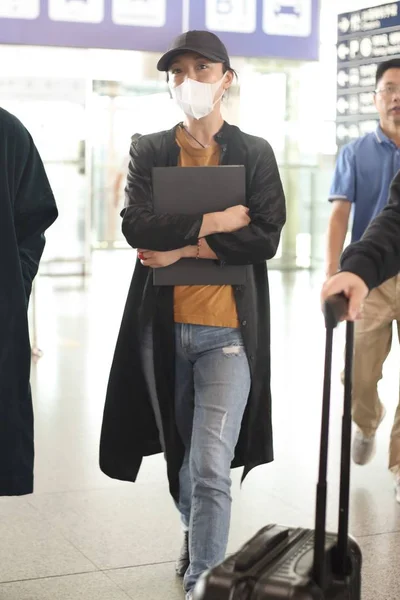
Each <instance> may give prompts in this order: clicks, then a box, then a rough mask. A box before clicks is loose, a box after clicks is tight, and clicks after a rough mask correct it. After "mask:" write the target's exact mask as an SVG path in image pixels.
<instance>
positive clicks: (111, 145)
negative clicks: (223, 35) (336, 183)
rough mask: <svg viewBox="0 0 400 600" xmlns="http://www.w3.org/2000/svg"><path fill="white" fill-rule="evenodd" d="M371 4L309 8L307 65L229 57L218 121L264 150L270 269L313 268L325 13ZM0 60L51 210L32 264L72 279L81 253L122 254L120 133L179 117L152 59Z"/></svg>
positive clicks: (123, 159)
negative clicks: (47, 185) (314, 21)
mask: <svg viewBox="0 0 400 600" xmlns="http://www.w3.org/2000/svg"><path fill="white" fill-rule="evenodd" d="M376 3H377V2H376V0H375V1H373V2H371V3H368V1H367V0H364V1H362V2H358V1H357V0H353V2H351V1H350V0H348V1H346V2H344V1H343V0H337V1H335V3H333V2H331V0H321V51H320V61H319V62H315V63H300V62H290V61H277V60H268V59H264V60H260V59H257V60H255V59H243V58H234V59H233V66H234V67H235V69H236V70H237V71H238V74H239V83H238V85H236V86H235V87H234V88H233V89H232V90H231V91H230V95H229V99H228V100H227V102H225V103H224V111H225V115H226V119H227V120H228V121H230V122H231V123H234V124H237V125H239V126H240V127H241V128H242V129H243V130H244V131H247V132H249V133H252V134H255V135H259V136H262V137H265V138H266V139H267V140H268V141H269V142H270V144H271V145H272V147H273V149H274V151H275V154H276V157H277V160H278V164H279V166H280V171H281V176H282V181H283V184H284V188H285V192H286V195H287V204H288V220H287V225H286V227H285V230H284V234H283V237H282V242H281V246H280V248H279V252H278V255H277V258H276V259H274V260H273V261H271V267H276V268H282V269H293V268H316V269H320V268H322V267H323V260H324V244H325V241H324V234H325V230H326V225H327V221H328V218H329V212H330V207H329V204H328V202H327V195H328V191H329V185H330V179H331V176H332V171H333V168H334V163H335V155H336V141H335V138H336V136H335V116H336V49H335V43H336V21H337V14H338V13H339V12H342V11H346V10H353V9H357V8H360V7H362V6H367V5H370V6H372V5H375V4H376ZM0 60H1V63H2V74H1V76H0V91H1V94H2V102H1V104H2V106H4V107H5V108H6V109H9V110H10V111H11V112H13V113H15V114H16V115H17V116H18V117H20V118H21V120H22V121H23V122H24V123H25V124H26V126H27V127H28V129H30V131H31V132H32V135H33V137H34V139H35V141H36V143H37V145H38V148H39V150H40V152H41V154H42V156H43V159H44V161H45V165H46V169H47V172H48V174H49V178H50V181H51V184H52V186H53V189H54V191H55V195H56V198H57V201H58V204H59V207H60V217H61V218H60V219H59V220H58V221H57V224H56V225H55V226H54V227H53V228H51V230H50V231H49V234H48V244H47V247H46V251H45V256H44V259H45V260H44V264H45V265H47V266H46V268H47V269H48V270H49V271H50V272H52V273H55V272H57V273H58V272H60V273H63V272H65V270H66V269H67V270H68V269H69V268H70V269H72V271H73V272H82V271H83V270H85V269H86V268H88V267H89V263H90V254H91V252H92V251H94V250H98V249H103V248H120V247H126V243H125V241H124V239H123V236H122V234H121V232H120V216H119V212H120V210H121V208H122V206H123V188H124V185H125V179H126V170H127V163H128V160H129V158H128V154H129V145H130V138H131V136H132V135H133V134H134V133H142V134H143V133H150V132H153V131H158V130H162V129H167V128H169V127H172V125H173V124H174V123H176V122H177V121H179V120H180V118H181V115H180V113H179V111H178V110H177V108H176V107H175V106H174V103H173V102H172V101H171V99H170V97H169V93H168V90H167V87H166V83H165V80H164V77H163V76H162V75H160V74H159V73H157V71H156V69H155V65H156V60H157V56H155V55H151V54H143V53H138V52H128V51H126V52H122V51H107V50H83V49H62V48H27V47H7V46H2V47H0ZM60 64H62V65H63V68H62V70H61V69H60ZM68 265H70V267H69V266H68ZM72 265H73V266H72Z"/></svg>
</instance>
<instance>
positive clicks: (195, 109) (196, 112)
mask: <svg viewBox="0 0 400 600" xmlns="http://www.w3.org/2000/svg"><path fill="white" fill-rule="evenodd" d="M225 75H226V73H225ZM225 75H224V76H223V77H222V78H221V79H220V80H219V81H217V82H216V83H203V82H200V81H196V80H195V79H185V81H184V82H183V83H181V84H180V85H178V86H177V87H172V86H171V85H170V90H171V94H172V97H173V99H174V100H175V102H176V103H177V104H178V106H179V107H180V108H181V109H182V110H183V112H184V113H185V115H189V116H190V117H193V118H194V119H201V118H203V117H206V116H207V115H209V114H210V113H211V112H212V111H213V108H214V106H215V105H216V104H217V102H218V101H219V100H221V98H222V96H223V95H224V91H222V93H221V95H220V97H219V98H217V99H216V100H214V97H215V94H216V93H217V92H218V90H219V89H220V87H221V84H222V82H223V80H224V79H225Z"/></svg>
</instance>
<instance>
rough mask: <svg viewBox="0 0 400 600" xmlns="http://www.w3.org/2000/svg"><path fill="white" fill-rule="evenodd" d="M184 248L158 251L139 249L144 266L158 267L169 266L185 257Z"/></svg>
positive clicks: (139, 255)
mask: <svg viewBox="0 0 400 600" xmlns="http://www.w3.org/2000/svg"><path fill="white" fill-rule="evenodd" d="M183 250H184V249H183V248H179V249H178V250H169V251H168V252H156V251H154V250H138V257H139V260H140V262H141V263H142V265H143V266H144V267H151V268H152V269H158V268H159V267H168V266H169V265H173V264H174V263H176V262H178V260H180V259H181V258H182V257H183V252H182V251H183Z"/></svg>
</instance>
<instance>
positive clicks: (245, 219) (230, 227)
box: [221, 205, 251, 233]
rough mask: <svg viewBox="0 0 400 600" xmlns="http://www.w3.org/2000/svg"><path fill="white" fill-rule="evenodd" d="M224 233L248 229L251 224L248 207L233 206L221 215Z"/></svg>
mask: <svg viewBox="0 0 400 600" xmlns="http://www.w3.org/2000/svg"><path fill="white" fill-rule="evenodd" d="M221 216H222V223H223V224H222V227H223V229H222V230H223V232H225V233H232V232H234V231H238V230H239V229H243V227H247V225H249V224H250V220H251V219H250V216H249V209H248V208H247V206H242V205H239V206H231V208H227V209H226V210H224V211H223V212H222V213H221Z"/></svg>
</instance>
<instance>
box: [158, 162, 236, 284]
mask: <svg viewBox="0 0 400 600" xmlns="http://www.w3.org/2000/svg"><path fill="white" fill-rule="evenodd" d="M238 204H243V205H245V204H246V172H245V167H244V166H242V165H238V166H216V167H154V168H153V206H154V212H155V213H156V214H164V213H169V214H181V215H183V214H186V215H190V214H198V213H201V214H206V213H210V212H218V211H223V210H225V209H226V208H230V207H231V206H236V205H238ZM246 280H247V267H246V266H243V265H221V264H219V263H218V262H217V261H213V260H208V259H199V260H195V259H192V258H182V259H181V260H179V261H178V262H177V263H174V264H173V265H170V266H168V267H161V268H158V269H154V270H153V283H154V285H245V284H246Z"/></svg>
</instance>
